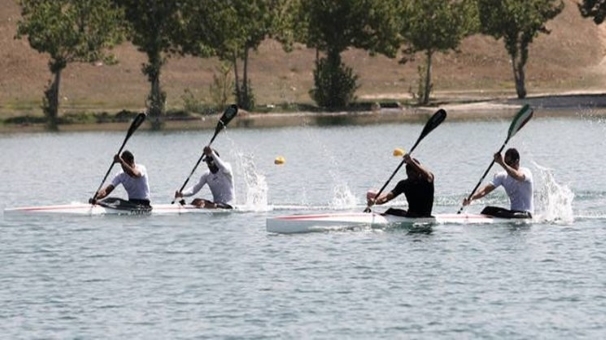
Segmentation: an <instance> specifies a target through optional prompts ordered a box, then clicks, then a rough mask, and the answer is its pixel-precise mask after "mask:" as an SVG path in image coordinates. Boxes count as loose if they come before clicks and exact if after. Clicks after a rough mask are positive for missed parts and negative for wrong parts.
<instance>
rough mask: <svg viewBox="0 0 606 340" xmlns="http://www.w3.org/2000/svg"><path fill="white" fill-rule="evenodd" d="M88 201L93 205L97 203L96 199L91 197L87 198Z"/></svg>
mask: <svg viewBox="0 0 606 340" xmlns="http://www.w3.org/2000/svg"><path fill="white" fill-rule="evenodd" d="M88 203H89V204H92V205H95V204H97V200H96V199H94V198H92V197H91V198H89V199H88Z"/></svg>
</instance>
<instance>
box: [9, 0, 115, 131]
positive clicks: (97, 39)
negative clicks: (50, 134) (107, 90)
mask: <svg viewBox="0 0 606 340" xmlns="http://www.w3.org/2000/svg"><path fill="white" fill-rule="evenodd" d="M19 5H20V6H21V16H22V20H20V21H19V22H18V24H17V35H16V36H15V38H17V39H21V38H23V37H24V36H27V40H28V42H29V45H30V46H31V47H32V48H33V49H35V50H36V51H38V52H40V53H48V54H49V55H50V60H49V62H48V67H49V69H50V71H51V73H52V75H53V79H52V81H50V82H49V85H48V86H47V88H46V90H45V91H44V102H43V105H42V109H43V111H44V114H45V115H46V117H47V119H48V128H49V129H50V130H57V129H58V111H59V89H60V84H61V72H62V71H63V70H64V69H65V68H66V67H67V65H68V64H70V63H75V62H84V63H92V62H96V61H99V60H106V61H110V60H111V59H112V56H111V55H110V54H108V53H107V52H106V51H107V50H108V49H110V48H111V47H113V46H114V45H115V44H118V43H120V42H121V41H122V37H123V35H122V33H123V32H122V30H121V28H120V26H119V22H120V20H121V18H122V12H121V11H120V10H118V9H117V8H116V7H115V6H113V5H112V3H111V0H21V1H19Z"/></svg>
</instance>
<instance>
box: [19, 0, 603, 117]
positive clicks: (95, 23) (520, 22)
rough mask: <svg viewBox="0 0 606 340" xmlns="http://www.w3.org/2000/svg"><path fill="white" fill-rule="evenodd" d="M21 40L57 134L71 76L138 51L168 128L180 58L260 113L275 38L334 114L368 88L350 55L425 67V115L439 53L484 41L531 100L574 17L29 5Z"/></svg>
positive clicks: (528, 8) (417, 9)
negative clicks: (535, 55) (261, 85)
mask: <svg viewBox="0 0 606 340" xmlns="http://www.w3.org/2000/svg"><path fill="white" fill-rule="evenodd" d="M19 4H20V6H21V14H22V19H21V20H20V21H19V23H18V30H17V36H16V37H17V38H25V37H27V39H28V41H29V43H30V46H31V47H32V48H33V49H35V50H37V51H38V52H41V53H47V54H49V56H50V59H49V69H50V71H51V73H52V75H53V78H52V80H51V81H50V83H49V85H48V87H47V89H46V90H45V93H44V104H43V109H44V112H45V114H46V115H47V117H48V120H49V126H50V128H51V129H56V128H57V113H58V107H59V100H58V98H59V87H60V81H61V72H62V70H63V69H64V68H65V67H66V66H67V65H68V64H69V63H75V62H87V63H88V62H96V61H99V60H104V61H105V62H106V63H112V62H116V61H115V60H114V59H113V57H112V55H111V48H112V47H113V46H116V45H117V44H121V43H123V42H124V41H130V42H131V43H132V44H133V45H134V46H136V47H137V49H138V50H139V51H140V52H142V53H145V54H146V55H147V62H146V63H145V64H143V65H142V69H141V71H142V73H143V74H144V75H145V76H146V77H147V79H148V81H149V83H150V92H149V95H148V98H147V103H146V105H147V108H148V112H149V115H150V117H151V120H152V124H153V126H154V128H160V127H161V121H162V120H161V117H162V115H163V114H164V112H165V102H166V94H165V92H164V91H162V86H161V82H160V75H161V71H162V67H163V66H164V65H165V64H166V62H167V60H168V58H170V56H173V55H192V56H198V57H201V58H209V57H218V59H219V60H221V61H222V62H225V63H228V64H229V65H231V67H232V69H233V71H234V72H233V74H234V76H235V79H234V96H235V99H236V103H237V105H238V106H240V107H242V108H245V109H249V110H250V109H253V108H254V105H255V98H254V93H253V90H252V86H251V84H252V82H251V79H250V78H249V76H248V68H249V56H250V54H251V52H253V51H255V50H256V49H257V48H258V47H259V45H260V44H261V43H262V42H263V41H264V40H265V39H268V38H272V39H276V40H278V41H279V42H281V43H282V46H283V48H284V50H285V51H287V52H291V51H292V46H293V44H295V43H302V44H304V45H305V46H307V47H308V48H313V49H315V50H316V51H317V53H316V60H315V69H314V88H312V89H310V96H311V98H312V99H313V100H314V101H315V102H316V103H317V104H318V106H320V107H323V108H325V109H328V110H332V109H339V108H343V107H346V106H347V105H349V104H350V103H351V102H352V101H353V100H354V98H355V91H356V89H357V88H358V84H357V81H358V77H357V75H356V74H355V73H354V71H353V70H352V69H351V68H349V67H348V66H347V65H345V64H344V63H343V62H342V59H341V54H342V53H343V52H344V51H346V50H347V49H348V48H357V49H363V50H366V51H368V53H369V54H370V55H375V54H382V55H385V56H387V57H389V58H396V57H397V56H398V54H399V52H401V54H400V56H401V59H400V63H406V62H407V61H409V60H411V59H413V58H415V57H422V58H424V62H423V65H424V66H423V67H422V68H421V70H420V71H421V72H420V78H421V81H420V88H419V93H420V94H421V95H420V103H422V104H427V103H428V101H429V98H430V93H431V89H432V83H431V62H432V57H433V56H434V55H435V53H444V52H448V51H451V50H455V51H456V50H457V49H458V47H459V45H460V43H461V41H462V40H463V39H464V38H465V37H467V36H470V35H473V34H486V35H490V36H493V37H494V38H495V39H502V40H503V42H504V44H505V48H506V50H507V52H508V54H509V56H510V57H511V61H512V66H513V74H514V79H515V86H516V92H517V95H518V97H519V98H524V97H525V96H526V89H525V81H524V67H525V65H526V62H527V60H528V48H529V45H530V44H531V43H532V41H533V39H534V38H535V37H537V36H538V35H539V34H540V33H548V31H547V29H546V27H545V23H546V22H547V21H549V20H551V19H553V18H555V17H556V16H557V15H558V14H559V13H560V12H561V11H562V9H563V8H564V3H563V1H562V0H499V1H494V0H431V1H427V0H347V1H341V0H204V1H202V0H20V1H19ZM604 6H606V5H604V4H603V2H602V1H599V0H585V1H583V2H582V3H581V4H579V9H580V11H581V13H582V14H583V15H584V16H593V17H594V18H596V23H601V21H602V20H603V19H604V13H606V8H604Z"/></svg>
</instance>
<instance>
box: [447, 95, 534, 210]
mask: <svg viewBox="0 0 606 340" xmlns="http://www.w3.org/2000/svg"><path fill="white" fill-rule="evenodd" d="M532 114H533V110H532V109H531V108H530V105H528V104H526V105H524V106H523V107H522V108H521V109H520V111H519V112H518V113H517V114H516V116H515V117H514V118H513V121H512V122H511V125H510V126H509V131H508V132H507V138H506V139H505V142H504V143H503V145H501V148H500V149H499V153H501V152H502V151H503V149H504V148H505V145H507V142H509V140H510V139H511V137H513V136H514V135H515V134H516V133H517V132H518V131H520V130H521V129H522V128H523V127H524V125H526V123H528V121H530V118H532ZM493 165H494V158H493V160H492V162H490V165H489V166H488V168H487V169H486V171H484V174H483V175H482V178H480V180H479V181H478V184H476V186H475V187H474V188H473V190H472V191H471V193H470V194H469V196H467V200H469V199H471V196H473V194H474V193H475V192H476V190H478V187H479V186H480V184H482V181H483V180H484V177H486V175H487V174H488V171H490V168H492V166H493ZM463 207H464V206H461V208H460V209H459V211H458V212H457V214H460V213H461V211H463Z"/></svg>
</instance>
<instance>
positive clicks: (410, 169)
mask: <svg viewBox="0 0 606 340" xmlns="http://www.w3.org/2000/svg"><path fill="white" fill-rule="evenodd" d="M412 160H413V162H416V163H419V160H418V159H416V158H412ZM406 171H413V172H417V170H416V169H415V168H414V167H413V166H412V165H410V164H406Z"/></svg>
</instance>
